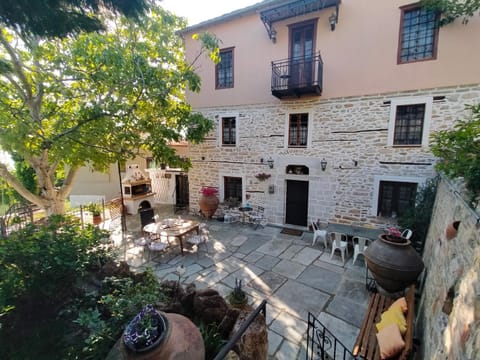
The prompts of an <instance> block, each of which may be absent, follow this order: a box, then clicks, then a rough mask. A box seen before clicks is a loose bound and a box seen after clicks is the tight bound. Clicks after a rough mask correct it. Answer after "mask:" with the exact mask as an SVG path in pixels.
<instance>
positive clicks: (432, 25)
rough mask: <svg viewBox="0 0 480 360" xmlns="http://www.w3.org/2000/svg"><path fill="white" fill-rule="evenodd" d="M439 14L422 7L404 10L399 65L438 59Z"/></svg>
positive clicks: (405, 8) (401, 22)
mask: <svg viewBox="0 0 480 360" xmlns="http://www.w3.org/2000/svg"><path fill="white" fill-rule="evenodd" d="M437 24H438V13H436V12H435V11H432V10H427V9H423V8H421V7H417V6H415V7H412V6H407V7H404V8H402V15H401V19H400V41H399V46H398V63H399V64H401V63H408V62H413V61H419V60H433V59H436V57H437V42H438V25H437Z"/></svg>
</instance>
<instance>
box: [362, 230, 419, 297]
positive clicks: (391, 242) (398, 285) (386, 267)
mask: <svg viewBox="0 0 480 360" xmlns="http://www.w3.org/2000/svg"><path fill="white" fill-rule="evenodd" d="M364 255H365V260H366V261H367V267H368V269H369V270H370V272H371V273H372V275H373V277H374V278H375V280H376V281H377V283H378V285H379V286H380V287H381V288H383V289H384V290H386V291H387V292H391V293H395V292H397V291H401V290H403V289H405V288H406V287H407V286H409V285H410V284H412V283H414V282H415V280H416V279H417V277H418V275H419V274H420V273H421V272H422V270H423V267H424V265H423V261H422V258H421V257H420V255H418V253H417V252H416V251H415V249H414V248H413V247H412V246H411V244H410V241H409V240H407V239H405V238H403V237H391V236H389V235H380V236H379V237H378V240H376V241H374V242H373V243H371V244H370V245H369V246H368V248H367V250H365V254H364Z"/></svg>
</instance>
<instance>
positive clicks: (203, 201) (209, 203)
mask: <svg viewBox="0 0 480 360" xmlns="http://www.w3.org/2000/svg"><path fill="white" fill-rule="evenodd" d="M218 203H219V200H218V197H217V196H216V195H211V196H205V195H202V196H201V197H200V200H199V201H198V205H200V210H202V214H203V215H205V217H207V218H208V219H210V218H211V217H212V216H213V214H215V211H217V208H218Z"/></svg>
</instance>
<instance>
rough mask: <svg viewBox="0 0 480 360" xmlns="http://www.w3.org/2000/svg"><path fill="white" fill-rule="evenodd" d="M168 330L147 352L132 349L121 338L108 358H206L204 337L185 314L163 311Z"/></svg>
mask: <svg viewBox="0 0 480 360" xmlns="http://www.w3.org/2000/svg"><path fill="white" fill-rule="evenodd" d="M161 314H162V316H163V317H164V319H165V321H166V323H167V327H168V331H167V332H166V333H165V336H164V338H163V340H162V341H161V343H160V344H158V345H157V346H155V347H153V348H151V349H150V350H149V351H147V352H141V353H139V352H134V351H131V350H130V349H129V348H127V346H126V345H125V344H124V342H123V341H122V339H119V340H118V341H117V342H116V344H115V345H114V347H113V348H112V350H110V352H109V354H108V356H107V358H106V360H127V359H135V360H159V359H161V360H174V359H184V360H204V359H205V346H204V344H203V338H202V335H201V333H200V331H199V330H198V328H197V327H196V326H195V324H194V323H193V322H191V321H190V320H189V319H188V318H186V317H185V316H182V315H179V314H173V313H161Z"/></svg>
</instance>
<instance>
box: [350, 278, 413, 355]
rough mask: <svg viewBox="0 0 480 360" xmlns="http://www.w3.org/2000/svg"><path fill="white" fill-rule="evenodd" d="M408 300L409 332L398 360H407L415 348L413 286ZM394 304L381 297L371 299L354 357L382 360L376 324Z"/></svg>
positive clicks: (354, 350) (407, 317) (373, 296)
mask: <svg viewBox="0 0 480 360" xmlns="http://www.w3.org/2000/svg"><path fill="white" fill-rule="evenodd" d="M405 298H406V300H407V306H408V311H407V314H406V316H405V318H406V320H407V332H406V333H405V336H404V341H405V348H404V349H403V351H402V352H401V353H400V354H399V355H398V357H396V358H395V359H398V360H406V359H407V358H408V356H409V354H410V352H411V350H412V346H413V330H414V329H413V327H414V324H413V320H414V315H415V309H414V305H415V285H411V286H410V288H409V290H408V293H407V295H406V296H405ZM392 303H393V300H392V299H390V298H388V297H386V296H383V295H380V294H378V293H377V294H374V295H372V297H371V298H370V303H369V305H368V308H367V313H366V314H365V318H364V320H363V324H362V327H361V328H360V333H359V334H358V337H357V341H355V345H354V347H353V355H354V356H359V357H361V358H364V359H368V360H376V359H380V349H379V348H378V344H377V337H376V333H377V330H376V327H375V324H377V323H378V322H380V316H381V314H382V312H384V311H385V310H387V309H388V307H389V306H390V305H391V304H392Z"/></svg>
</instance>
